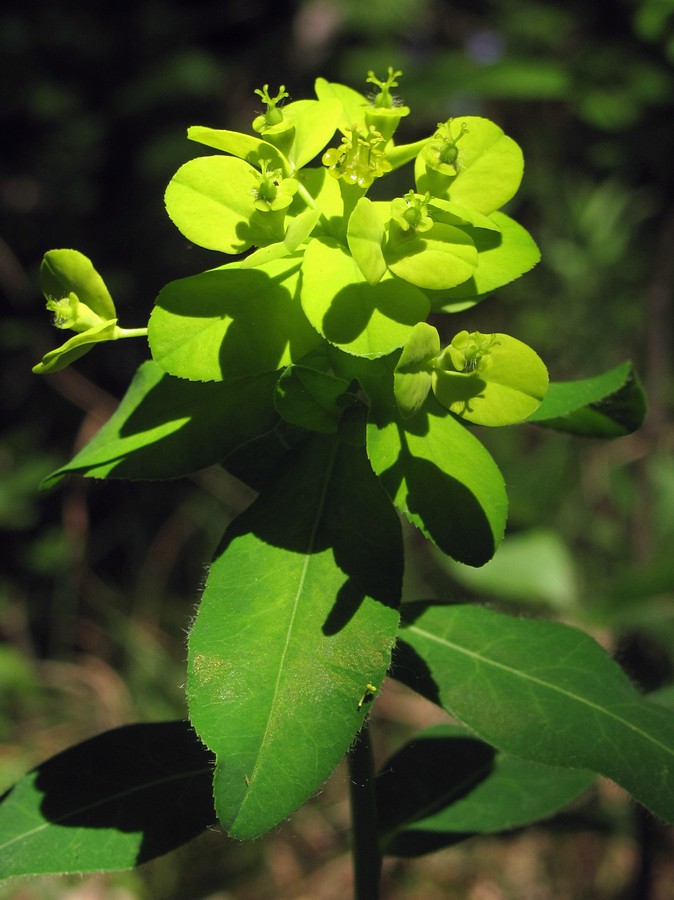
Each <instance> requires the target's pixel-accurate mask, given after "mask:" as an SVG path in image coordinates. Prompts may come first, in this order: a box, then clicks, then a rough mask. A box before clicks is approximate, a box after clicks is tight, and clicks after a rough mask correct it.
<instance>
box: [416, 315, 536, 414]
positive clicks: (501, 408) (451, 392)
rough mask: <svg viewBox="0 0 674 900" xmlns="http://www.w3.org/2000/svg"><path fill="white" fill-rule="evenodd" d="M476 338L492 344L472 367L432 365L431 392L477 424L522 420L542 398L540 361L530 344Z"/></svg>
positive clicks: (498, 337)
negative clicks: (442, 367) (456, 367)
mask: <svg viewBox="0 0 674 900" xmlns="http://www.w3.org/2000/svg"><path fill="white" fill-rule="evenodd" d="M462 334H465V335H467V334H468V333H467V332H462ZM474 334H477V332H474ZM457 337H458V336H457ZM481 337H483V338H484V337H489V339H490V340H491V342H492V343H491V344H490V346H489V349H488V351H487V353H486V354H485V356H484V357H483V358H482V359H480V361H479V362H477V365H476V368H475V369H474V370H469V369H466V370H465V371H453V370H451V369H440V368H436V369H434V371H433V393H434V394H435V396H436V398H437V400H438V401H439V403H441V404H442V405H443V406H444V407H445V408H446V409H449V410H450V411H451V412H453V413H454V414H455V415H458V416H461V417H462V418H464V419H467V420H468V421H469V422H474V423H475V424H477V425H512V424H514V423H515V422H521V421H523V420H524V419H526V418H527V416H529V415H531V411H532V410H534V409H536V408H537V407H538V406H539V405H540V403H541V400H542V399H543V397H544V396H545V392H546V390H547V387H548V371H547V369H546V367H545V364H544V363H543V361H542V360H541V358H540V357H539V356H538V354H537V353H536V352H535V351H534V350H532V349H531V347H529V346H528V345H527V344H524V343H523V342H522V341H518V340H517V339H516V338H513V337H511V336H510V335H507V334H500V333H497V334H494V335H488V336H484V335H483V336H481ZM454 341H456V338H455V339H454ZM454 341H453V342H452V343H454ZM445 352H447V351H445ZM443 355H444V354H443Z"/></svg>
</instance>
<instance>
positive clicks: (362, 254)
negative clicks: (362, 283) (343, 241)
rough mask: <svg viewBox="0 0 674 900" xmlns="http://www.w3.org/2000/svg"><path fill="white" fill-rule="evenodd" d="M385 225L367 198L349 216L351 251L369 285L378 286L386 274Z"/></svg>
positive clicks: (362, 199)
mask: <svg viewBox="0 0 674 900" xmlns="http://www.w3.org/2000/svg"><path fill="white" fill-rule="evenodd" d="M386 205H388V204H386ZM385 224H386V223H385V220H384V219H383V217H382V216H381V215H380V213H379V211H378V210H377V207H376V206H375V204H374V203H372V201H371V200H368V199H367V197H361V198H360V200H359V201H358V203H356V207H355V209H354V211H353V212H352V213H351V215H350V216H349V224H348V226H347V230H346V236H347V240H348V242H349V250H350V251H351V255H352V256H353V258H354V260H355V261H356V265H357V266H358V268H359V269H360V271H361V274H362V276H363V278H364V279H365V280H366V281H367V283H368V284H377V283H378V282H380V281H381V279H382V278H383V277H384V274H385V273H386V260H385V259H384V252H383V250H382V247H383V244H384V226H385Z"/></svg>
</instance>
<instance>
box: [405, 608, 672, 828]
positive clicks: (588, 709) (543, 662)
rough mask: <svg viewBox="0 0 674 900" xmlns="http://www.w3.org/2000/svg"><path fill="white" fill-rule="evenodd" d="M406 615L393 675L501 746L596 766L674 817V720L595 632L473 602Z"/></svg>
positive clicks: (569, 764)
mask: <svg viewBox="0 0 674 900" xmlns="http://www.w3.org/2000/svg"><path fill="white" fill-rule="evenodd" d="M406 615H407V624H406V626H405V627H404V629H403V630H402V632H401V637H402V642H401V644H400V655H399V658H398V662H397V666H396V669H395V675H396V677H397V678H400V679H401V680H403V681H405V682H406V683H407V684H408V685H409V686H410V687H412V688H414V689H416V690H417V691H419V692H420V693H422V694H424V696H426V697H428V698H429V699H431V700H433V701H434V702H436V703H440V704H441V705H442V706H443V707H444V708H445V709H447V710H448V711H449V712H450V713H451V714H452V715H453V716H455V717H456V718H457V719H458V720H459V721H460V722H462V723H463V724H464V725H466V726H467V727H468V728H470V729H471V730H472V731H474V732H475V733H476V734H477V735H478V736H479V737H481V738H482V740H485V741H487V742H488V743H490V744H493V745H494V746H495V747H497V748H498V749H499V750H503V751H505V752H508V753H512V754H514V755H515V756H520V757H523V758H524V759H529V760H533V761H534V762H540V763H544V764H546V765H552V766H562V767H564V768H578V769H587V770H590V771H592V772H597V773H599V774H601V775H604V776H606V777H608V778H611V779H613V780H614V781H616V782H617V783H618V784H620V785H621V786H622V787H624V788H625V789H626V790H627V791H629V792H630V793H631V794H632V795H633V796H634V798H635V799H636V800H638V801H639V802H641V803H643V804H644V805H645V806H647V807H648V808H649V809H650V810H651V811H652V812H654V813H656V815H659V816H662V817H663V818H664V819H667V820H668V821H670V822H672V821H674V778H672V771H673V769H674V719H673V718H672V715H671V713H670V712H669V710H666V709H664V708H661V707H659V706H657V705H656V704H654V703H650V702H649V701H648V700H646V699H644V698H643V697H641V696H640V695H639V694H638V693H637V691H636V690H635V688H634V687H633V685H632V683H631V681H630V680H629V678H628V677H627V675H626V674H625V673H624V672H623V671H622V670H621V669H620V667H619V666H618V665H616V663H615V662H613V660H612V659H611V658H610V657H609V656H608V655H607V654H606V653H605V652H604V651H603V650H602V648H601V647H600V646H599V645H598V644H597V643H596V642H595V641H594V640H593V639H592V638H591V637H589V636H588V635H586V634H584V633H583V632H581V631H577V630H575V629H573V628H570V627H568V626H566V625H560V624H558V623H553V622H543V621H533V620H529V619H523V618H515V617H510V616H505V615H503V614H502V613H497V612H494V611H493V610H488V609H485V608H483V607H479V606H442V607H440V606H432V605H431V606H427V605H425V604H413V605H410V606H407V607H406Z"/></svg>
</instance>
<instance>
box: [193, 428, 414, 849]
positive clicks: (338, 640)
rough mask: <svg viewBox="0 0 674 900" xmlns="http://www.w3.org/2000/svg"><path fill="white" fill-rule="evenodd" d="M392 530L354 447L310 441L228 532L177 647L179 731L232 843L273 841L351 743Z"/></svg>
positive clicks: (395, 544)
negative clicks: (208, 763) (210, 762)
mask: <svg viewBox="0 0 674 900" xmlns="http://www.w3.org/2000/svg"><path fill="white" fill-rule="evenodd" d="M402 558H403V551H402V537H401V531H400V522H399V520H398V518H397V516H396V514H395V511H394V510H393V508H392V506H391V505H390V502H389V501H388V498H387V497H386V495H385V494H384V492H383V491H382V490H381V487H380V486H379V484H378V482H377V479H376V478H375V477H374V475H373V474H372V471H371V469H370V466H369V465H368V462H367V459H366V457H365V453H364V450H363V448H362V447H354V446H351V445H349V444H346V443H343V442H341V441H340V440H339V438H337V437H323V436H316V437H312V438H311V440H309V441H307V442H305V443H304V444H302V445H300V446H299V447H296V448H295V450H294V451H293V453H292V454H289V456H288V458H287V459H286V462H285V465H284V466H283V467H282V469H281V470H280V471H279V472H278V473H277V475H276V477H274V478H273V480H272V481H271V482H270V483H269V484H268V486H267V487H266V488H265V489H263V491H262V493H261V494H260V496H259V498H258V499H257V500H256V501H255V502H254V503H253V505H252V506H251V507H250V508H249V509H248V510H247V511H246V512H244V513H243V514H242V515H241V516H239V517H238V518H237V519H236V520H235V521H234V523H233V524H232V525H231V526H230V528H229V529H228V531H227V533H226V535H225V543H224V546H223V547H222V549H221V550H220V551H219V553H218V554H217V556H216V558H215V560H214V562H213V565H212V567H211V570H210V573H209V576H208V581H207V583H206V589H205V591H204V595H203V597H202V601H201V605H200V607H199V612H198V614H197V617H196V620H195V623H194V626H193V628H192V631H191V634H190V638H189V674H188V695H189V704H190V716H191V719H192V721H193V723H194V725H195V727H196V729H197V731H198V732H199V734H200V736H201V737H202V739H203V740H204V741H205V743H206V744H207V745H208V746H209V747H210V748H211V749H212V750H214V751H215V753H216V755H217V758H218V760H217V767H216V774H215V800H216V808H217V812H218V816H219V818H220V821H221V822H222V824H223V826H224V827H225V829H226V830H227V831H228V833H229V834H231V835H232V836H234V837H238V838H242V839H243V838H251V837H255V836H257V835H259V834H262V833H263V832H265V831H266V830H268V829H269V828H272V827H273V826H274V825H276V824H277V823H278V822H280V821H281V820H282V819H284V818H285V817H286V816H288V815H290V813H292V812H293V810H295V809H296V808H297V807H298V806H299V805H300V804H301V803H303V802H304V801H305V800H306V799H307V798H308V797H310V796H311V795H312V794H313V793H314V792H315V791H316V790H318V788H319V787H320V785H321V784H322V783H323V781H324V780H325V779H326V778H327V777H328V775H329V774H330V772H331V771H332V769H333V768H334V767H335V765H336V764H337V763H338V761H339V760H340V758H341V757H342V755H343V754H344V753H345V752H346V750H347V749H348V747H349V745H350V744H351V742H352V740H353V738H354V735H355V734H356V732H357V730H358V728H359V727H360V725H361V724H362V721H363V718H364V716H365V714H366V705H365V704H362V703H360V701H361V698H362V697H363V694H364V692H365V691H366V689H367V685H368V684H372V685H374V686H375V687H378V686H379V685H380V683H381V681H382V679H383V677H384V675H385V673H386V670H387V667H388V664H389V658H390V651H391V647H392V644H393V641H394V639H395V635H396V631H397V626H398V613H397V611H396V606H397V604H398V602H399V599H400V589H401V581H402Z"/></svg>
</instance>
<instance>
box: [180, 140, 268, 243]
mask: <svg viewBox="0 0 674 900" xmlns="http://www.w3.org/2000/svg"><path fill="white" fill-rule="evenodd" d="M258 185H259V175H258V174H257V173H256V172H255V170H254V169H253V168H252V167H251V166H250V165H248V163H247V162H244V161H243V160H242V159H237V158H236V157H232V156H201V157H198V158H197V159H192V160H190V161H189V162H186V163H185V164H184V165H183V166H181V167H180V168H179V169H178V171H177V172H176V174H175V175H174V176H173V178H172V179H171V181H170V182H169V185H168V187H167V188H166V196H165V200H166V211H167V212H168V214H169V217H170V219H171V221H172V222H173V224H174V225H175V226H176V228H178V230H179V231H180V232H181V233H182V234H184V235H185V237H186V238H187V239H188V240H189V241H192V242H193V243H194V244H198V245H199V246H200V247H206V249H208V250H220V251H221V252H223V253H243V251H244V250H248V248H249V247H250V246H251V245H252V244H267V243H270V242H271V241H273V240H275V238H274V237H273V232H272V231H270V230H269V229H270V228H271V226H272V223H275V222H276V219H275V217H274V218H273V219H270V218H268V219H267V220H265V219H264V216H265V213H261V212H259V211H258V210H256V209H255V205H254V203H255V191H256V190H257V188H258ZM266 215H267V216H271V215H272V214H271V213H267V214H266Z"/></svg>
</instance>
